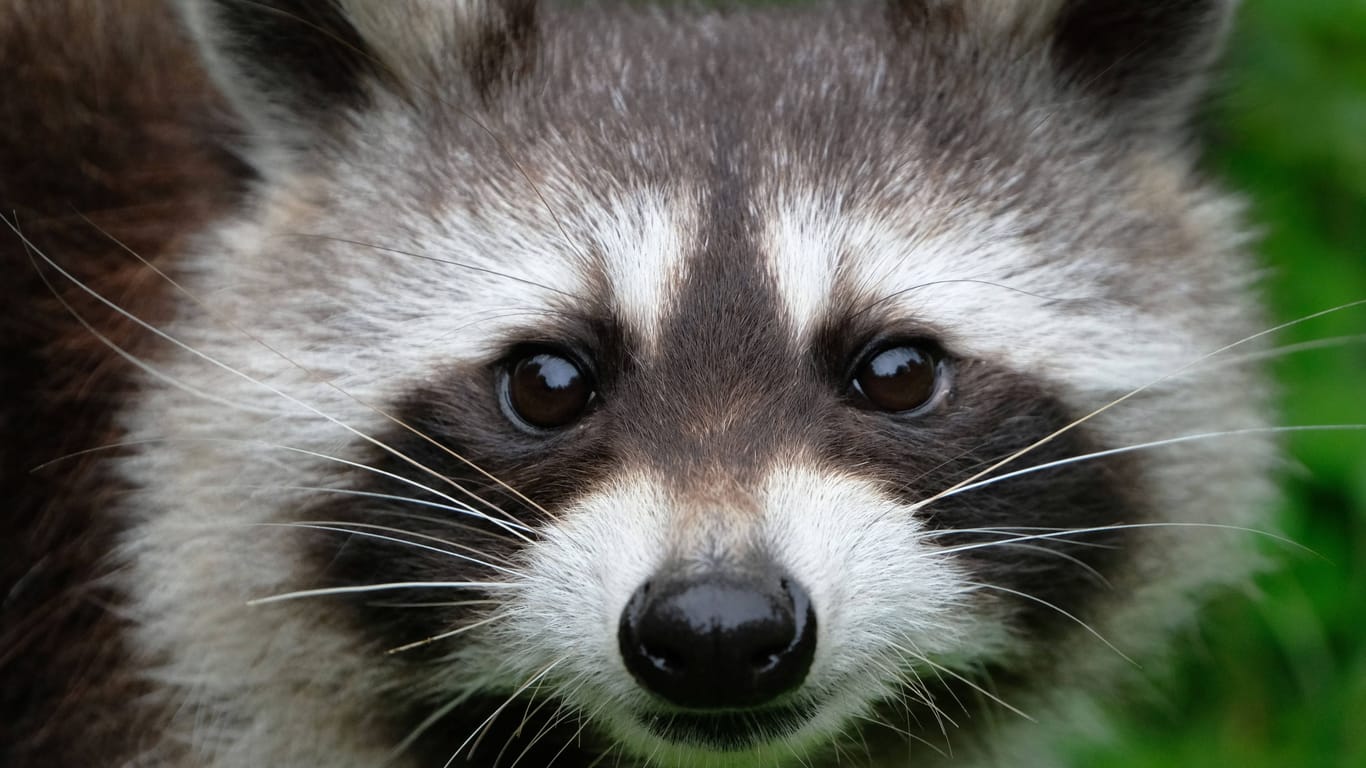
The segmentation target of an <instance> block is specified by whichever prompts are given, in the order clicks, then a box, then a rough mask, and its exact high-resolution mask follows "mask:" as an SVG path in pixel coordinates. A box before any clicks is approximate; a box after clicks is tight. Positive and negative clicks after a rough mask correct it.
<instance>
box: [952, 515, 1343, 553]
mask: <svg viewBox="0 0 1366 768" xmlns="http://www.w3.org/2000/svg"><path fill="white" fill-rule="evenodd" d="M1143 528H1210V529H1213V530H1220V531H1236V532H1238V533H1253V534H1257V535H1259V536H1265V537H1266V538H1269V539H1274V540H1276V541H1279V542H1281V543H1282V544H1289V545H1290V546H1292V547H1296V548H1297V549H1302V550H1304V551H1305V552H1308V553H1309V554H1311V555H1314V556H1316V557H1322V555H1319V553H1317V552H1315V551H1314V550H1312V549H1310V548H1309V547H1306V546H1304V545H1303V544H1301V543H1299V542H1298V541H1295V540H1294V539H1290V538H1286V537H1285V536H1281V535H1278V534H1275V533H1271V532H1270V531H1262V530H1258V529H1256V528H1247V527H1244V526H1241V525H1224V524H1220V523H1119V524H1115V525H1098V526H1094V527H1090V528H1068V529H1065V530H1060V531H1050V532H1047V533H1036V534H1030V535H1028V536H1018V537H1016V538H1013V539H1004V540H1002V541H984V542H976V543H973V544H959V545H957V546H953V547H945V548H944V549H941V550H938V551H936V552H935V554H937V555H951V554H956V553H958V552H969V551H971V550H974V549H987V548H989V547H999V546H1003V545H1006V544H1014V543H1017V542H1021V541H1039V540H1042V539H1061V538H1066V537H1068V536H1084V535H1086V534H1090V533H1107V532H1110V531H1126V530H1138V529H1143ZM942 533H952V531H945V532H942Z"/></svg>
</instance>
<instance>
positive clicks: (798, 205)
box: [760, 198, 842, 340]
mask: <svg viewBox="0 0 1366 768" xmlns="http://www.w3.org/2000/svg"><path fill="white" fill-rule="evenodd" d="M837 207H838V206H836V205H833V204H830V203H825V204H824V205H823V204H821V203H819V202H817V200H816V199H815V198H794V199H790V200H783V201H781V202H780V203H779V204H778V205H777V206H775V210H774V214H773V216H772V217H771V218H769V219H768V220H767V221H766V222H765V227H764V234H763V238H762V241H761V245H760V247H761V248H762V250H763V253H764V254H765V256H766V259H767V263H768V269H769V275H770V277H771V278H772V280H773V282H774V284H775V285H776V286H777V287H778V295H779V297H780V298H781V300H782V303H783V306H784V307H786V308H787V313H788V319H789V320H791V324H792V328H793V330H794V331H795V332H796V335H797V338H798V340H804V339H806V338H808V337H809V336H810V334H811V332H812V330H813V326H814V325H815V324H816V323H817V322H819V321H820V319H821V318H822V317H824V316H825V315H826V313H827V311H828V310H829V306H830V304H829V302H830V294H831V292H832V291H833V290H834V287H835V275H836V271H837V270H838V268H839V258H840V248H841V247H842V243H841V242H840V240H841V236H842V235H841V233H840V232H839V228H838V221H837V219H836V218H835V214H834V213H833V212H832V211H833V210H834V209H836V208H837Z"/></svg>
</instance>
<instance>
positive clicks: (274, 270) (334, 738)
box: [128, 0, 1268, 766]
mask: <svg viewBox="0 0 1366 768" xmlns="http://www.w3.org/2000/svg"><path fill="white" fill-rule="evenodd" d="M185 6H186V9H187V18H188V19H189V20H190V24H191V27H192V29H193V30H194V33H195V35H196V38H197V40H198V41H199V43H200V45H201V47H202V48H203V49H204V51H205V56H206V60H207V61H208V62H209V64H210V67H211V70H212V72H213V73H214V75H215V77H216V78H217V81H218V82H219V83H220V85H221V87H222V88H223V90H224V91H225V93H226V94H227V95H228V96H229V97H230V99H231V100H232V102H233V103H234V104H235V105H236V106H237V108H238V110H239V111H240V112H241V115H242V120H243V122H242V124H243V126H244V128H245V131H244V133H245V136H244V139H243V141H242V147H243V150H244V152H245V153H246V156H247V157H248V159H249V160H250V162H251V163H252V165H253V166H254V167H255V168H256V169H257V171H258V173H259V175H260V177H259V181H258V184H257V193H256V195H255V197H254V203H253V204H252V205H251V206H250V208H249V210H246V211H244V212H243V213H242V214H241V215H240V216H238V217H237V218H235V219H233V220H232V221H229V222H227V223H225V224H223V225H222V226H221V227H219V228H218V229H217V230H216V231H215V232H213V233H210V235H208V236H207V237H206V238H205V239H204V240H203V241H202V243H201V244H200V245H199V247H198V248H197V249H196V250H195V252H194V254H193V255H192V257H190V259H189V260H188V266H187V268H186V270H187V275H188V277H187V282H186V286H187V289H188V290H189V292H191V293H193V294H194V295H195V297H196V298H195V300H194V301H190V300H188V299H186V300H184V301H183V302H182V304H183V306H182V311H181V314H180V316H179V318H178V319H177V320H176V322H175V323H174V324H173V325H172V326H171V327H170V329H169V330H170V333H171V335H173V336H174V337H175V338H176V339H177V341H179V342H180V343H181V344H183V348H181V349H180V350H179V351H173V352H171V353H168V355H167V357H166V360H165V361H164V367H163V370H164V371H165V374H164V376H163V379H162V381H161V382H160V383H157V384H155V385H149V386H156V387H158V388H160V390H161V392H162V394H161V396H160V399H152V400H149V403H151V404H149V405H148V406H146V407H143V408H141V409H140V410H139V411H138V412H137V413H136V414H135V415H134V417H133V418H132V419H131V423H130V429H131V431H132V432H133V434H134V436H135V437H147V438H149V439H150V438H152V437H167V438H171V441H170V442H167V443H160V444H156V445H151V444H149V447H147V448H146V449H144V450H143V451H142V453H141V455H140V456H139V457H138V458H137V459H136V460H134V461H132V462H131V463H130V465H129V470H128V471H129V472H130V473H132V474H133V475H134V476H135V477H136V478H137V479H138V480H139V481H140V483H141V486H142V488H143V489H144V490H143V491H141V493H140V496H139V501H140V504H139V509H140V510H142V515H143V522H142V523H141V526H142V528H141V530H140V532H139V535H137V536H136V537H135V541H136V543H135V545H134V546H133V551H132V554H131V556H130V560H131V561H132V562H133V565H132V566H131V570H132V573H133V578H134V579H136V580H138V582H139V583H140V584H142V585H143V586H144V587H145V588H144V589H142V590H141V592H143V593H144V594H147V595H148V597H147V598H146V600H145V605H144V606H143V609H144V614H145V615H144V622H143V623H144V626H145V627H146V628H147V629H146V632H145V634H146V638H145V640H146V643H147V644H148V646H149V647H150V649H151V650H150V651H149V654H150V655H152V656H154V657H156V658H164V659H169V660H168V661H165V662H164V663H165V665H166V666H165V668H166V670H168V671H167V672H166V674H167V675H170V676H171V677H172V678H173V679H176V680H179V681H181V682H182V683H183V684H184V685H185V686H186V687H187V690H191V691H196V692H199V693H197V694H194V695H200V696H201V698H202V699H203V702H201V706H208V707H211V708H212V709H213V711H214V712H216V713H217V717H218V718H219V720H218V722H230V723H234V724H235V727H236V728H237V729H238V731H239V732H240V731H243V730H244V731H246V732H249V733H251V734H253V735H254V737H255V740H254V741H253V740H252V739H242V740H233V739H227V738H221V739H218V740H214V739H203V738H198V741H197V743H201V744H206V745H207V746H205V747H203V748H205V749H209V750H214V751H216V754H218V755H219V756H220V757H222V756H225V755H226V756H230V757H237V758H239V759H241V760H243V761H246V760H247V759H248V757H249V752H250V750H252V749H253V748H259V749H266V748H264V747H259V746H258V747H253V746H252V745H253V744H256V745H259V744H263V743H267V742H269V743H270V744H272V745H274V746H272V747H270V748H269V749H270V750H274V751H272V752H270V754H271V755H273V756H274V757H275V758H276V759H277V761H278V759H279V756H280V755H286V756H294V757H299V756H303V755H314V756H316V755H328V756H329V758H328V759H329V761H331V763H332V764H337V765H349V764H352V763H353V762H355V763H360V762H364V761H363V760H362V759H361V758H359V757H356V755H360V754H362V753H364V754H367V755H372V754H376V753H382V754H388V752H389V751H390V750H392V749H395V748H400V750H409V749H411V750H414V751H418V752H421V751H422V750H424V749H431V750H433V751H434V754H436V755H439V759H446V758H447V757H450V759H451V760H452V761H453V762H454V763H455V764H463V763H461V762H460V761H464V760H469V761H471V764H480V765H485V764H491V763H492V762H494V761H495V760H498V759H503V760H506V761H507V762H508V764H511V763H512V762H513V761H514V760H516V759H519V754H520V756H521V757H525V756H527V755H528V754H531V755H537V756H534V757H530V758H528V759H530V760H531V761H532V762H533V763H535V764H551V763H552V762H553V761H555V760H563V761H564V762H565V764H572V765H578V764H581V763H582V764H585V765H586V764H589V763H593V761H594V760H596V759H601V758H602V757H603V756H605V755H606V756H610V759H619V761H620V762H623V763H626V764H642V765H643V764H651V765H656V764H658V765H688V766H695V765H737V766H739V765H760V764H762V765H771V764H775V763H777V764H787V763H794V764H795V763H799V762H803V763H805V764H808V765H809V764H813V763H820V761H821V760H824V759H827V756H829V755H836V754H838V752H839V750H840V749H841V748H842V747H845V746H848V745H849V744H851V743H852V744H857V745H859V747H858V749H862V748H864V746H865V745H866V748H867V749H868V751H869V754H870V755H872V756H873V758H871V759H873V760H877V759H878V758H877V756H878V755H880V754H884V750H885V753H886V754H893V755H897V754H899V755H902V756H903V757H904V755H905V754H906V750H907V749H908V748H909V749H911V750H912V751H913V752H915V751H917V750H921V747H920V746H917V744H918V742H920V741H922V740H923V741H927V742H930V743H931V744H932V745H938V746H939V747H941V748H942V747H943V746H944V745H945V744H944V743H945V742H946V741H948V742H954V738H953V737H954V735H955V734H956V733H957V732H958V731H959V730H960V727H963V728H965V727H966V726H967V725H968V720H969V719H972V720H974V721H976V722H980V721H982V720H986V719H990V718H987V717H985V716H984V715H983V714H981V711H982V710H987V711H991V710H1000V709H1002V708H1005V709H1010V710H1017V711H1018V710H1021V709H1023V710H1030V708H1031V707H1032V706H1041V705H1039V704H1038V701H1039V699H1038V698H1037V697H1038V696H1040V695H1044V694H1045V693H1046V692H1051V691H1055V690H1061V689H1067V688H1072V687H1085V685H1088V684H1089V685H1092V686H1095V685H1108V684H1109V681H1110V680H1111V679H1112V678H1113V674H1114V671H1115V668H1117V667H1123V666H1124V665H1125V663H1126V662H1125V661H1124V658H1125V657H1126V655H1137V654H1143V653H1149V652H1151V651H1152V649H1153V647H1154V646H1155V645H1156V643H1157V641H1158V639H1159V638H1160V637H1161V636H1163V635H1164V634H1166V633H1167V632H1168V631H1169V630H1170V628H1171V627H1172V626H1173V625H1175V624H1178V623H1179V622H1180V621H1181V620H1182V619H1183V617H1184V616H1185V615H1186V614H1187V613H1188V611H1189V603H1190V596H1191V594H1192V593H1193V592H1195V591H1197V590H1199V589H1200V588H1203V587H1205V586H1207V585H1209V584H1213V583H1217V582H1220V581H1226V580H1229V579H1232V578H1236V577H1237V576H1238V574H1239V573H1241V572H1242V570H1243V568H1244V564H1243V562H1242V560H1241V559H1240V558H1239V557H1238V556H1237V555H1236V554H1234V553H1228V552H1227V551H1226V550H1230V549H1236V547H1230V546H1229V540H1228V539H1227V538H1223V537H1218V536H1207V535H1201V534H1192V533H1189V532H1187V533H1182V534H1180V535H1178V534H1175V533H1173V532H1172V530H1173V529H1168V528H1164V527H1163V524H1165V523H1181V524H1188V523H1189V524H1200V523H1238V522H1240V521H1245V520H1247V519H1248V518H1249V516H1251V515H1253V514H1255V507H1256V506H1257V502H1258V501H1259V499H1260V498H1261V496H1262V494H1263V493H1264V492H1265V488H1264V481H1263V479H1262V478H1263V476H1264V475H1265V467H1266V464H1267V455H1268V451H1267V449H1266V446H1264V445H1263V444H1262V443H1260V442H1258V441H1256V440H1251V439H1245V440H1241V441H1239V442H1238V443H1236V444H1229V443H1227V442H1219V441H1217V440H1210V441H1205V440H1191V441H1187V442H1181V443H1178V444H1173V445H1168V446H1162V447H1153V448H1150V449H1143V445H1144V444H1147V443H1150V442H1154V441H1162V440H1166V439H1169V438H1175V437H1180V436H1184V435H1190V434H1193V433H1205V432H1215V431H1219V430H1227V429H1232V428H1237V427H1244V426H1256V425H1258V424H1260V423H1261V422H1262V420H1263V419H1264V416H1263V412H1264V408H1263V401H1262V396H1261V391H1260V390H1261V387H1260V383H1259V380H1258V379H1257V378H1256V376H1255V375H1252V374H1250V373H1247V372H1245V371H1242V370H1241V369H1229V368H1220V369H1218V370H1217V372H1216V371H1215V370H1213V369H1212V368H1211V367H1210V366H1206V365H1202V364H1199V363H1198V362H1195V361H1198V360H1199V359H1200V357H1201V355H1203V354H1204V353H1207V352H1210V351H1212V350H1215V349H1218V348H1220V347H1221V346H1223V345H1226V344H1228V343H1230V342H1233V341H1236V340H1237V339H1240V338H1242V337H1243V336H1244V335H1246V333H1247V332H1248V330H1249V328H1250V327H1252V326H1253V324H1254V322H1255V316H1256V312H1255V309H1254V308H1253V307H1252V306H1251V305H1252V302H1251V301H1250V299H1249V298H1248V283H1249V270H1248V266H1247V264H1246V263H1245V262H1244V259H1243V256H1242V255H1241V252H1240V247H1241V245H1242V241H1243V238H1242V237H1241V235H1240V234H1239V230H1238V224H1237V215H1236V214H1237V210H1236V208H1237V206H1236V205H1235V204H1233V203H1231V202H1229V200H1228V199H1227V198H1226V196H1224V195H1223V194H1222V193H1220V192H1219V191H1218V190H1217V189H1214V188H1212V187H1211V186H1210V185H1209V184H1208V183H1207V182H1206V181H1205V180H1203V179H1202V178H1201V176H1200V175H1199V174H1198V173H1197V172H1196V171H1195V170H1194V169H1193V156H1192V152H1191V151H1190V149H1189V146H1188V137H1187V131H1186V123H1187V120H1188V118H1189V112H1190V108H1191V102H1192V100H1193V98H1194V96H1195V95H1196V94H1197V93H1198V90H1199V89H1198V86H1199V82H1200V80H1201V78H1202V75H1203V72H1204V71H1205V69H1206V68H1207V66H1208V64H1209V63H1210V61H1211V59H1212V57H1213V55H1214V53H1215V51H1216V49H1217V45H1218V42H1219V39H1220V38H1221V36H1222V33H1223V30H1224V27H1225V26H1226V23H1227V20H1228V17H1229V10H1230V3H1227V2H1219V1H1217V0H1207V1H1200V2H1150V3H1142V4H1135V3H1128V2H1118V1H1112V0H1065V1H1064V0H1059V1H1058V2H1052V3H1044V4H1040V3H1033V2H1029V3H1025V2H1020V3H1014V2H1005V1H1002V2H990V3H959V2H947V1H939V2H934V1H932V0H918V1H917V0H899V1H898V2H891V3H871V2H869V3H845V2H839V3H833V2H832V3H827V4H823V5H815V6H812V5H800V6H797V7H793V8H788V9H782V10H778V9H773V8H769V9H749V10H743V11H742V10H734V11H731V12H715V11H708V12H702V11H697V10H693V11H684V10H677V9H675V10H656V11H644V10H639V9H632V8H627V7H609V6H605V5H603V6H599V5H589V6H586V7H578V6H576V7H573V8H565V9H550V8H540V7H537V6H536V4H534V3H532V2H527V1H514V0H505V1H503V2H499V1H496V0H485V1H483V2H476V1H471V2H443V1H442V0H395V1H394V2H383V3H380V2H368V1H367V0H333V1H332V2H323V1H322V0H318V1H310V0H270V1H269V2H240V0H195V1H187V2H186V3H185ZM1193 363H1194V364H1193ZM1135 392H1136V393H1137V394H1133V393H1135ZM151 585H155V588H152V586H151ZM262 597H267V598H268V600H266V601H265V603H264V604H257V605H254V606H252V607H246V606H245V603H246V601H247V600H248V599H251V598H262ZM188 649H193V650H192V651H190V650H188ZM204 702H208V703H204ZM1006 715H1007V717H1014V715H1011V714H1010V713H1009V712H1007V713H1006ZM528 723H530V724H528ZM223 732H229V731H223ZM215 733H221V732H219V731H216V732H215ZM908 743H909V747H908ZM954 743H956V742H954ZM343 745H346V746H343ZM344 749H349V750H351V751H350V752H347V753H346V754H347V755H349V757H347V758H343V757H339V756H338V755H340V754H342V751H343V750H344ZM367 750H368V751H367ZM376 750H378V752H376ZM541 752H544V754H541ZM256 756H257V757H259V754H258V755H256ZM223 759H224V760H225V762H229V760H228V759H227V758H223ZM314 762H316V759H314ZM820 764H824V763H820ZM876 764H882V763H876Z"/></svg>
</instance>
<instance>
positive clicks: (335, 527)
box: [250, 521, 521, 576]
mask: <svg viewBox="0 0 1366 768" xmlns="http://www.w3.org/2000/svg"><path fill="white" fill-rule="evenodd" d="M250 525H251V527H254V528H300V529H304V530H310V531H330V532H332V533H344V534H347V535H348V536H361V537H363V538H367V539H374V540H376V541H388V542H392V543H394V544H402V545H404V546H408V547H412V548H414V549H419V550H422V551H424V552H435V553H437V554H441V555H446V556H447V557H452V558H455V559H457V560H463V561H464V562H467V563H474V564H475V565H482V566H484V567H485V568H489V569H491V570H495V571H499V572H502V573H504V574H507V575H509V576H520V575H521V573H520V572H519V571H516V570H513V569H511V568H506V567H504V566H500V565H494V564H493V563H490V562H487V561H485V560H481V559H480V558H477V557H472V556H470V555H465V554H461V553H459V552H452V551H450V550H448V549H442V548H441V547H433V546H431V545H429V544H421V543H418V542H415V541H408V540H406V539H401V538H398V537H397V536H385V535H384V534H381V533H374V532H372V531H368V530H356V529H366V528H374V529H378V530H385V531H395V530H397V529H394V528H387V527H385V526H378V525H366V524H363V523H347V522H325V521H324V522H300V523H251V524H250ZM398 532H399V533H402V534H404V535H406V536H414V537H419V538H426V539H432V540H434V541H439V542H441V543H443V544H448V545H449V544H450V542H446V541H443V540H442V539H438V538H436V537H433V536H423V535H422V534H417V533H408V532H407V531H401V530H398Z"/></svg>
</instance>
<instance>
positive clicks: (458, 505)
mask: <svg viewBox="0 0 1366 768" xmlns="http://www.w3.org/2000/svg"><path fill="white" fill-rule="evenodd" d="M173 442H185V443H226V444H230V445H247V446H257V447H262V448H272V449H275V450H280V451H288V452H290V453H297V454H300V455H303V456H310V457H312V458H316V459H322V460H324V461H331V462H334V463H337V464H341V465H343V466H348V467H354V468H356V469H359V470H362V471H365V472H370V473H372V474H376V475H380V476H381V477H386V478H388V479H390V480H394V481H397V482H399V483H402V484H404V485H408V486H411V487H413V488H417V489H418V490H422V491H426V492H427V493H430V494H432V495H433V496H436V497H437V498H440V499H443V500H445V501H448V502H450V503H451V505H452V506H449V507H447V506H443V505H439V504H434V503H429V504H428V505H429V506H435V507H437V508H438V509H445V510H447V511H450V512H456V513H458V514H462V515H469V516H472V517H475V518H478V519H480V520H486V521H488V522H489V523H492V524H494V525H497V526H498V527H499V528H502V529H504V530H505V531H507V532H508V533H511V534H513V535H514V536H517V538H519V539H522V540H523V541H525V542H527V543H530V542H531V539H530V538H529V537H527V536H525V535H523V534H522V533H519V532H518V531H517V530H511V529H509V526H514V527H515V528H517V529H520V530H521V531H525V532H526V533H532V532H533V529H532V528H530V527H528V526H525V525H521V524H519V523H508V522H505V521H502V520H494V519H492V518H490V517H489V516H488V515H486V514H484V513H483V512H480V511H478V510H476V509H474V508H473V507H470V506H469V505H468V504H466V503H465V502H463V501H460V500H458V499H455V498H453V497H452V496H450V495H449V494H446V493H443V492H441V491H438V490H436V489H435V488H432V487H430V486H428V485H424V484H422V483H420V482H418V481H416V480H413V479H412V478H408V477H404V476H403V475H399V474H395V473H393V472H389V471H387V470H383V469H380V468H378V467H372V466H370V465H369V464H363V463H361V462H358V461H352V460H350V459H343V458H340V457H338V456H330V455H328V454H325V453H319V452H318V451H310V450H308V449H307V448H297V447H295V446H292V445H282V444H280V443H271V442H266V441H263V440H238V439H234V438H227V437H154V438H144V439H140V440H123V441H120V442H117V443H107V444H105V445H99V446H95V447H93V448H86V449H84V450H81V451H76V452H74V453H69V454H67V455H65V456H61V457H59V458H56V459H52V460H50V461H47V462H44V463H42V464H39V465H38V466H36V467H34V468H33V469H32V470H30V471H32V472H38V471H41V470H43V469H45V468H47V467H49V466H51V465H53V464H56V463H57V462H60V461H66V460H69V459H73V458H78V457H80V456H85V455H88V454H91V453H96V452H99V451H109V450H116V449H118V448H128V447H133V446H139V445H151V444H156V443H173ZM398 498H403V497H398ZM412 501H417V500H415V499H414V500H412Z"/></svg>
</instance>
